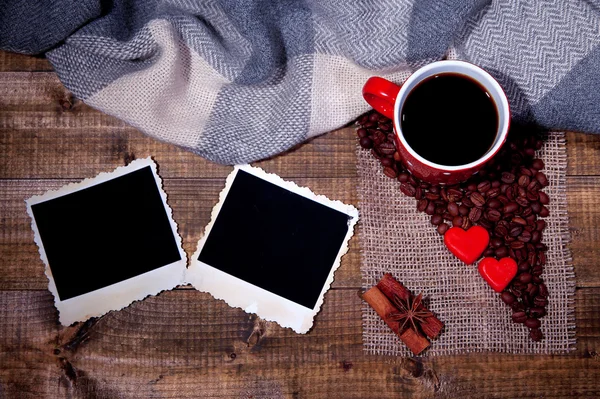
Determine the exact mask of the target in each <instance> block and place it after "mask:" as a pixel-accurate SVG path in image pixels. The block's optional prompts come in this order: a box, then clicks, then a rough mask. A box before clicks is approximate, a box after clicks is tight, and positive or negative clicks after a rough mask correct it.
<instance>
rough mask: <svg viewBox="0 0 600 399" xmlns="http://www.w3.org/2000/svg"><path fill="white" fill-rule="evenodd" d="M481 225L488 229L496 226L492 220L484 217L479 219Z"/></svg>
mask: <svg viewBox="0 0 600 399" xmlns="http://www.w3.org/2000/svg"><path fill="white" fill-rule="evenodd" d="M479 225H480V226H481V227H483V228H484V229H487V230H488V231H489V230H490V229H491V228H492V227H493V226H494V224H493V223H492V222H490V221H489V220H487V219H484V218H482V219H479Z"/></svg>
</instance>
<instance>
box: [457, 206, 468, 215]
mask: <svg viewBox="0 0 600 399" xmlns="http://www.w3.org/2000/svg"><path fill="white" fill-rule="evenodd" d="M458 213H459V214H460V215H461V216H467V215H468V214H469V207H467V206H466V205H464V204H463V205H461V206H459V207H458Z"/></svg>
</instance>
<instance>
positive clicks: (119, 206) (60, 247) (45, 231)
mask: <svg viewBox="0 0 600 399" xmlns="http://www.w3.org/2000/svg"><path fill="white" fill-rule="evenodd" d="M166 201H167V196H166V194H165V192H164V191H163V190H162V186H161V179H160V177H159V176H158V174H157V172H156V164H155V163H154V162H153V161H152V160H151V159H150V158H146V159H139V160H135V161H133V162H131V164H129V165H128V166H124V167H120V168H117V169H116V170H115V171H113V172H110V173H101V174H100V175H98V176H97V177H95V178H92V179H86V180H84V181H82V182H81V183H75V184H69V185H67V186H65V187H62V188H60V189H59V190H57V191H49V192H47V193H45V194H44V195H40V196H34V197H32V198H30V199H28V200H27V201H26V203H27V210H28V213H29V215H30V217H31V219H32V223H31V226H32V229H33V231H34V236H35V242H36V244H37V245H38V247H39V251H40V256H41V258H42V261H43V262H44V263H45V264H46V275H47V276H48V280H49V284H48V289H49V290H50V291H51V292H52V294H53V295H54V303H55V305H56V308H57V309H58V311H59V312H60V314H59V319H60V322H61V324H63V325H70V324H72V323H73V322H76V321H83V320H86V319H88V318H90V317H95V316H101V315H103V314H105V313H106V312H108V311H110V310H118V309H121V308H123V307H125V306H127V305H129V304H130V303H131V302H133V301H136V300H141V299H143V298H145V297H146V296H148V295H156V294H158V293H159V292H161V291H163V290H168V289H172V288H174V287H175V286H177V285H179V284H181V283H182V281H183V276H184V272H185V267H186V263H187V260H186V255H185V252H184V251H183V249H182V246H181V238H180V237H179V235H178V234H177V225H176V224H175V222H174V221H173V217H172V212H171V208H169V206H168V205H167V202H166Z"/></svg>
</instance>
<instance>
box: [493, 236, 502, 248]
mask: <svg viewBox="0 0 600 399" xmlns="http://www.w3.org/2000/svg"><path fill="white" fill-rule="evenodd" d="M503 244H504V241H503V240H502V239H501V238H498V237H494V238H492V239H491V240H490V245H491V246H492V247H493V248H500V247H501V246H502V245H503Z"/></svg>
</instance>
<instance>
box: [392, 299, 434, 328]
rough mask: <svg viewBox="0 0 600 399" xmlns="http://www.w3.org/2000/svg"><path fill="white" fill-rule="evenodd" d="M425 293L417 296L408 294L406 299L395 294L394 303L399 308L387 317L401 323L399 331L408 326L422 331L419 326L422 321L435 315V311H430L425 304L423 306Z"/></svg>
mask: <svg viewBox="0 0 600 399" xmlns="http://www.w3.org/2000/svg"><path fill="white" fill-rule="evenodd" d="M422 301H423V294H419V295H417V296H416V297H412V295H408V297H407V298H406V299H402V298H400V297H399V296H398V295H396V294H394V300H393V303H394V305H395V306H396V307H397V308H398V311H397V312H390V313H389V314H388V315H387V318H388V319H390V320H392V321H397V322H398V323H401V325H400V329H399V330H398V332H404V331H405V330H406V329H407V328H412V329H413V330H414V331H415V332H416V333H420V331H419V327H420V326H421V323H423V322H424V321H425V319H426V318H428V317H433V313H431V312H430V311H428V310H427V309H426V308H425V307H424V306H421V302H422Z"/></svg>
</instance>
